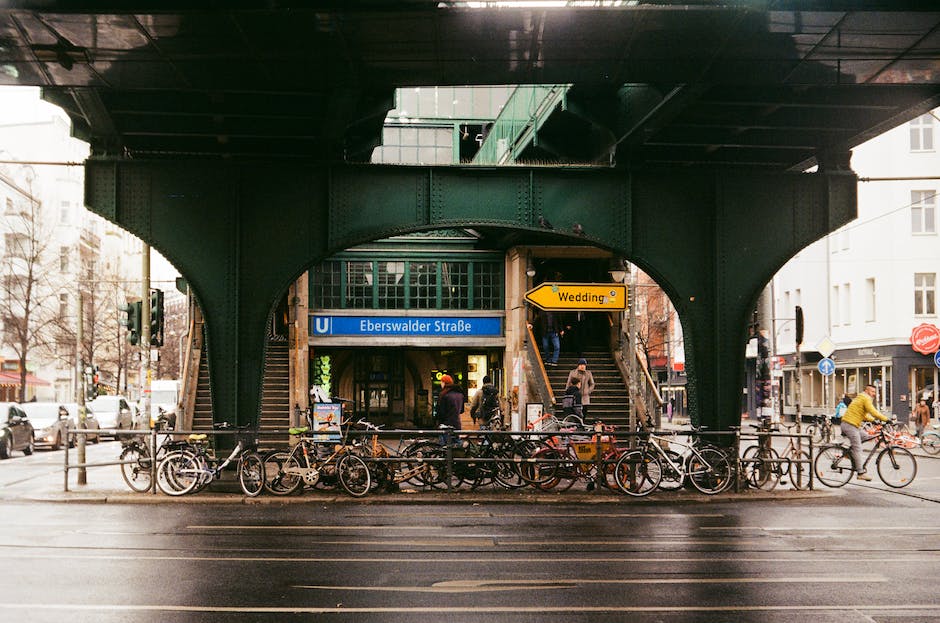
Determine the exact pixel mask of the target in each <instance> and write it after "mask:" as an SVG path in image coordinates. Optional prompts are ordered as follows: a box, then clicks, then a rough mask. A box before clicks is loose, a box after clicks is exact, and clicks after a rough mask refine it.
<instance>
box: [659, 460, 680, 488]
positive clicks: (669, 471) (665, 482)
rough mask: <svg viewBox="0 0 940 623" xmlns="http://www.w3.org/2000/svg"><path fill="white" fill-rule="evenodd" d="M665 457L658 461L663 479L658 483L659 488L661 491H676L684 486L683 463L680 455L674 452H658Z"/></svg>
mask: <svg viewBox="0 0 940 623" xmlns="http://www.w3.org/2000/svg"><path fill="white" fill-rule="evenodd" d="M660 451H661V452H662V453H663V454H664V455H665V456H664V457H662V458H660V459H659V464H660V466H661V467H662V473H663V477H662V480H660V481H659V488H660V489H662V490H663V491H677V490H679V489H681V488H682V485H684V484H685V480H686V478H685V470H684V469H683V465H685V461H684V460H683V459H682V455H681V454H679V453H678V452H676V451H675V450H660ZM667 458H668V460H666V459H667Z"/></svg>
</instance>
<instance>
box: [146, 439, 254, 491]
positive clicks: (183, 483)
mask: <svg viewBox="0 0 940 623" xmlns="http://www.w3.org/2000/svg"><path fill="white" fill-rule="evenodd" d="M215 428H216V429H218V430H226V429H228V428H230V426H229V425H226V424H216V426H215ZM236 439H237V443H236V444H235V447H234V448H232V451H231V452H230V453H229V455H228V456H227V457H225V458H224V459H222V460H219V459H218V458H217V457H216V456H215V455H214V453H212V452H211V451H210V450H209V444H208V440H207V436H206V435H190V436H189V438H188V440H187V446H186V447H185V448H180V449H177V450H173V451H171V452H169V453H167V455H166V456H164V457H163V459H162V460H161V461H160V463H159V465H158V466H157V486H158V487H159V488H160V490H161V491H163V492H164V493H165V494H167V495H173V496H177V495H186V494H187V493H194V492H197V491H201V490H203V489H204V488H206V487H207V486H209V484H210V483H211V482H212V481H213V480H214V479H216V478H218V477H219V475H221V473H222V471H223V470H224V469H225V468H227V467H228V466H229V465H231V464H233V463H234V464H235V465H236V474H237V478H238V483H239V485H240V486H241V489H242V492H243V493H244V494H245V495H247V496H249V497H255V496H257V495H260V494H261V491H262V490H263V488H264V464H263V462H262V459H261V455H260V454H258V441H257V431H255V430H254V429H250V428H248V427H241V428H239V429H238V432H237V433H236Z"/></svg>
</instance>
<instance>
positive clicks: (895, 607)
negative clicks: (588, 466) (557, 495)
mask: <svg viewBox="0 0 940 623" xmlns="http://www.w3.org/2000/svg"><path fill="white" fill-rule="evenodd" d="M0 609H4V610H25V611H40V610H63V611H84V612H98V611H105V612H212V613H231V614H295V613H297V614H344V613H347V614H426V613H447V614H466V613H470V614H512V613H523V614H525V613H535V614H541V613H548V614H568V613H595V612H640V613H642V612H689V613H694V612H837V613H838V612H848V611H857V612H884V611H888V612H900V611H904V610H908V611H912V612H938V611H940V602H938V603H928V604H831V605H806V606H784V605H780V606H673V605H663V606H612V605H611V606H545V605H539V606H459V607H447V606H441V605H438V604H434V605H429V606H424V607H407V606H402V607H392V606H382V607H344V606H337V607H318V606H282V607H276V606H257V607H248V606H210V605H195V606H193V605H185V606H184V605H172V604H166V605H156V604H153V605H149V604H139V605H130V604H123V605H118V604H106V605H104V604H103V605H94V604H84V603H81V604H39V603H28V604H11V603H0Z"/></svg>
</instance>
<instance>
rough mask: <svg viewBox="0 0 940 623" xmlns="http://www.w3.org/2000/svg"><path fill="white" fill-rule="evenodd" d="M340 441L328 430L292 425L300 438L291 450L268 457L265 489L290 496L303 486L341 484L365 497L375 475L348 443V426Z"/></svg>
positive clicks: (264, 471)
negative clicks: (329, 433) (322, 437)
mask: <svg viewBox="0 0 940 623" xmlns="http://www.w3.org/2000/svg"><path fill="white" fill-rule="evenodd" d="M343 430H344V431H345V432H344V433H343V438H342V440H341V442H340V443H336V440H335V439H333V440H331V439H324V440H320V439H319V437H321V436H324V437H328V435H327V434H325V433H324V431H316V432H311V431H310V429H309V427H307V426H302V427H297V428H291V429H290V430H289V431H288V432H289V433H290V434H291V435H293V436H295V437H297V443H296V444H295V445H294V447H293V448H292V449H291V450H289V451H277V452H272V453H270V454H268V455H267V456H266V457H265V458H264V469H263V472H262V473H263V474H264V478H263V481H264V488H265V489H267V490H268V491H269V492H270V493H273V494H274V495H290V494H292V493H295V492H296V491H297V490H299V489H300V488H301V487H302V486H304V485H307V486H311V487H313V486H316V485H318V484H323V485H325V486H332V485H334V484H336V483H338V484H339V485H340V486H341V487H342V488H343V489H344V490H345V491H346V493H348V494H349V495H351V496H353V497H362V496H364V495H366V494H367V493H369V490H370V489H371V488H372V474H371V472H370V471H369V466H368V465H366V462H365V461H364V460H363V459H362V458H361V457H360V456H358V455H357V454H356V451H355V448H354V447H353V446H351V445H350V444H348V443H347V438H348V430H349V429H348V426H347V427H345V428H344V429H343Z"/></svg>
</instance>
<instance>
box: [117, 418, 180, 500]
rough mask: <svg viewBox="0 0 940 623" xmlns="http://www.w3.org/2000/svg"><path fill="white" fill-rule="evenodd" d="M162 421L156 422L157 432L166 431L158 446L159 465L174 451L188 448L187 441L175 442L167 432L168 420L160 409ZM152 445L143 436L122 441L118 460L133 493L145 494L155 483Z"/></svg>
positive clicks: (125, 480) (126, 438)
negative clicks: (152, 476) (151, 457)
mask: <svg viewBox="0 0 940 623" xmlns="http://www.w3.org/2000/svg"><path fill="white" fill-rule="evenodd" d="M160 415H161V417H160V419H158V420H157V421H156V428H157V430H163V431H165V435H166V436H165V437H164V439H163V442H162V443H161V444H160V445H158V446H157V452H156V455H157V459H156V462H157V464H159V463H160V461H161V460H162V459H163V457H165V456H166V455H167V453H168V452H170V451H172V450H180V449H183V448H185V447H186V446H187V442H186V441H174V440H173V439H172V433H171V432H169V431H166V430H165V428H164V426H163V424H165V423H166V419H165V418H164V417H163V415H164V411H163V409H160ZM150 454H151V450H150V444H149V443H147V438H145V437H144V436H142V435H134V436H132V437H124V438H122V439H121V454H120V456H119V457H118V460H119V461H120V462H121V476H122V477H123V478H124V482H125V483H127V486H128V487H130V489H131V490H132V491H136V492H138V493H145V492H147V491H150V488H151V486H152V483H153V481H152V480H151V472H152V469H153V465H154V462H153V461H151V460H150Z"/></svg>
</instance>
